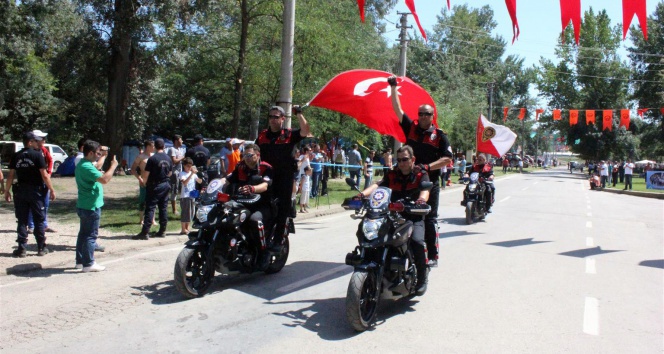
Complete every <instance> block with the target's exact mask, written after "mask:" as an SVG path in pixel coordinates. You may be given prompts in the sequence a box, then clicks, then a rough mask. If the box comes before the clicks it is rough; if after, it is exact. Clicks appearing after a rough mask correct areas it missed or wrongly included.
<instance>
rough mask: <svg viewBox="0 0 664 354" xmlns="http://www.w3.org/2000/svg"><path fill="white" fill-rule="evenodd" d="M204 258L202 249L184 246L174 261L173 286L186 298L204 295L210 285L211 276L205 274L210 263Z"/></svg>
mask: <svg viewBox="0 0 664 354" xmlns="http://www.w3.org/2000/svg"><path fill="white" fill-rule="evenodd" d="M205 258H206V255H205V250H204V249H192V248H185V249H183V250H182V251H180V254H179V255H178V258H177V260H176V261H175V269H174V271H173V280H174V282H175V288H176V289H178V291H179V292H180V294H182V295H184V296H185V297H187V298H190V299H193V298H195V297H201V296H203V295H205V293H206V292H207V290H208V288H209V287H210V285H212V277H208V276H206V273H207V268H208V267H210V266H212V265H211V264H210V263H209V262H208V261H207V260H206V259H205ZM213 274H214V273H213Z"/></svg>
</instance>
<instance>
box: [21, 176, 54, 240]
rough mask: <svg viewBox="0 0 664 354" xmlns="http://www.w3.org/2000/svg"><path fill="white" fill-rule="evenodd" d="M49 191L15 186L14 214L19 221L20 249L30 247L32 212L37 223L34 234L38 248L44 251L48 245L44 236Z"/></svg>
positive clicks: (27, 186)
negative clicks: (45, 198) (29, 221)
mask: <svg viewBox="0 0 664 354" xmlns="http://www.w3.org/2000/svg"><path fill="white" fill-rule="evenodd" d="M47 191H48V190H47V189H46V187H40V186H30V185H14V186H13V188H12V192H13V194H14V214H15V215H16V219H17V220H18V227H17V228H16V232H17V234H18V237H17V238H16V242H18V246H19V248H26V246H27V245H28V229H27V227H28V214H29V213H30V212H31V211H32V218H33V220H34V223H35V228H34V230H33V234H34V235H35V239H36V240H37V248H38V249H42V248H44V245H45V244H46V236H45V235H44V218H45V217H46V209H45V208H44V196H45V195H46V192H47Z"/></svg>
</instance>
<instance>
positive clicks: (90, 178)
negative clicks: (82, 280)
mask: <svg viewBox="0 0 664 354" xmlns="http://www.w3.org/2000/svg"><path fill="white" fill-rule="evenodd" d="M106 155H108V148H107V147H101V146H99V143H98V142H96V141H91V140H88V141H86V142H85V143H84V144H83V159H82V160H81V162H80V163H79V164H78V165H76V172H75V175H76V187H78V199H77V201H76V212H77V214H78V217H79V219H80V228H79V231H78V238H77V240H76V269H83V272H85V273H87V272H101V271H102V270H104V269H106V267H104V266H102V265H99V264H97V263H96V262H95V257H94V255H95V247H96V244H97V236H98V234H99V222H100V221H101V207H102V206H104V187H103V186H102V184H107V183H108V182H110V181H111V178H113V173H114V172H115V168H116V167H117V166H118V160H117V159H116V158H115V156H113V159H112V160H111V166H110V168H109V169H108V171H106V172H105V173H102V172H101V171H99V170H98V169H97V166H96V165H95V162H98V161H99V160H100V159H101V158H102V157H104V158H105V157H106Z"/></svg>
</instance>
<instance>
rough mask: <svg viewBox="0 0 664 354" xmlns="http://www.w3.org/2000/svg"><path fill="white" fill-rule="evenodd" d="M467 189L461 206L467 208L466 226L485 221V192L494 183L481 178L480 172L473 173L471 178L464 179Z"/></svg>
mask: <svg viewBox="0 0 664 354" xmlns="http://www.w3.org/2000/svg"><path fill="white" fill-rule="evenodd" d="M463 183H464V184H465V185H466V189H464V191H463V196H464V200H463V201H461V205H462V206H465V207H466V224H468V225H470V224H472V223H473V221H475V220H484V218H485V217H486V215H487V214H488V213H487V207H486V197H485V192H486V190H487V188H490V186H489V185H490V184H492V183H493V182H492V181H489V180H485V179H484V178H481V177H480V174H479V173H478V172H472V173H471V174H470V177H466V178H464V179H463Z"/></svg>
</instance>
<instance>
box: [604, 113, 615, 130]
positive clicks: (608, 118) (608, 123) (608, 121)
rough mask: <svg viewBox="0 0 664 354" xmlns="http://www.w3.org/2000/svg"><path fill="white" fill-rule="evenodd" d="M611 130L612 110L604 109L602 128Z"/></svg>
mask: <svg viewBox="0 0 664 354" xmlns="http://www.w3.org/2000/svg"><path fill="white" fill-rule="evenodd" d="M607 129H608V130H609V131H612V130H613V111H612V110H610V109H605V110H604V111H603V112H602V130H603V131H604V130H607Z"/></svg>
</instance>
